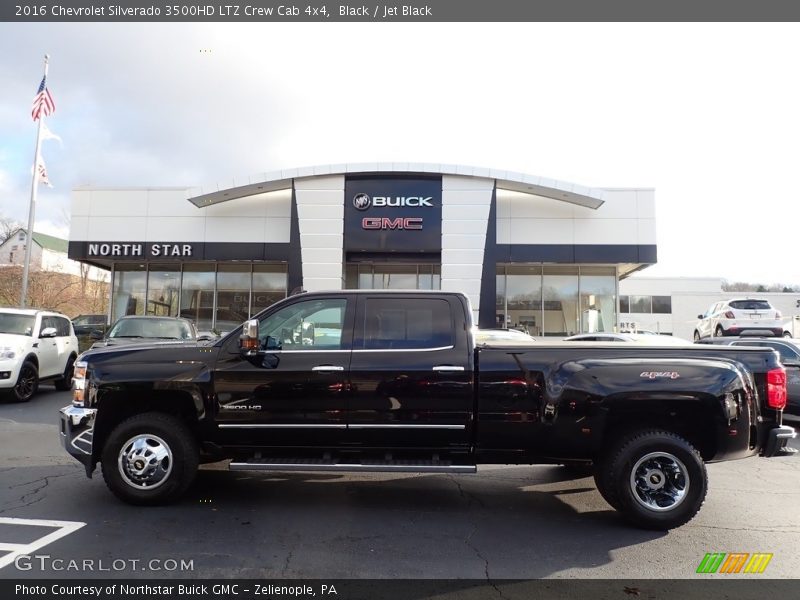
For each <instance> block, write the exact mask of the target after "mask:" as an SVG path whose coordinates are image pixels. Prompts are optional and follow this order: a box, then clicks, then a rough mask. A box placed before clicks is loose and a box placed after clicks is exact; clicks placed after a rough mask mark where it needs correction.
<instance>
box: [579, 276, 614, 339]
mask: <svg viewBox="0 0 800 600" xmlns="http://www.w3.org/2000/svg"><path fill="white" fill-rule="evenodd" d="M616 292H617V277H616V269H615V268H614V267H591V266H589V267H580V301H581V302H580V311H581V333H594V332H597V331H614V324H615V322H616V302H617V294H616Z"/></svg>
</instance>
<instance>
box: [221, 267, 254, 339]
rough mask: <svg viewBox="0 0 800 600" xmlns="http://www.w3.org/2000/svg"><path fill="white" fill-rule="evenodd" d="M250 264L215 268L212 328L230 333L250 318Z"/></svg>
mask: <svg viewBox="0 0 800 600" xmlns="http://www.w3.org/2000/svg"><path fill="white" fill-rule="evenodd" d="M251 268H252V267H251V265H250V263H246V264H235V263H233V264H221V265H219V266H218V268H217V307H216V311H215V320H214V328H215V329H216V330H217V331H231V330H232V329H235V328H236V327H237V326H238V325H240V324H241V323H243V322H245V321H246V320H247V318H248V317H249V316H250V270H251Z"/></svg>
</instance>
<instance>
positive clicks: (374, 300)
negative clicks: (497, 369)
mask: <svg viewBox="0 0 800 600" xmlns="http://www.w3.org/2000/svg"><path fill="white" fill-rule="evenodd" d="M465 323H466V318H465V315H464V307H463V305H462V303H461V301H460V299H459V298H458V297H456V296H447V295H445V296H443V297H442V296H439V297H435V296H430V295H421V294H420V295H416V296H414V295H409V296H408V297H405V296H401V295H395V294H392V295H374V296H372V295H369V294H363V295H360V296H359V298H358V308H357V311H356V326H355V335H354V342H353V355H352V359H351V362H350V380H351V388H352V390H351V403H350V415H349V418H348V421H349V428H350V432H349V433H350V436H349V439H350V443H351V444H353V445H357V446H360V447H381V448H387V449H389V448H392V447H396V448H409V447H414V448H431V449H448V448H449V449H453V448H459V449H460V448H465V447H467V446H468V445H469V440H470V439H471V426H472V421H471V416H472V349H471V348H468V339H469V338H468V335H467V332H466V331H465Z"/></svg>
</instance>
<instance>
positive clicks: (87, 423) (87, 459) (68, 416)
mask: <svg viewBox="0 0 800 600" xmlns="http://www.w3.org/2000/svg"><path fill="white" fill-rule="evenodd" d="M96 414H97V409H96V408H79V407H77V406H72V405H71V404H70V405H69V406H65V407H64V408H62V409H61V410H60V415H61V428H60V435H61V443H62V445H63V446H64V449H65V450H66V451H67V452H68V453H69V454H70V456H72V457H73V458H75V459H76V460H77V461H79V462H80V463H81V464H82V465H83V466H84V467H86V476H87V477H91V476H92V471H94V464H95V463H94V460H93V459H92V437H93V435H94V420H95V416H96Z"/></svg>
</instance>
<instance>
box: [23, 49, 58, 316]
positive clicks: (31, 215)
mask: <svg viewBox="0 0 800 600" xmlns="http://www.w3.org/2000/svg"><path fill="white" fill-rule="evenodd" d="M49 60H50V56H49V55H48V54H45V55H44V77H45V78H47V66H48V61H49ZM43 123H44V111H42V113H41V114H40V115H39V127H38V128H37V130H36V151H35V152H34V153H33V179H32V180H31V203H30V207H29V208H28V231H27V232H26V234H25V266H24V267H23V269H22V296H21V297H20V301H19V307H20V308H25V304H26V302H27V299H28V273H29V272H30V268H31V248H33V225H34V221H35V220H36V192H37V191H38V188H39V152H41V149H42V124H43Z"/></svg>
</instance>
